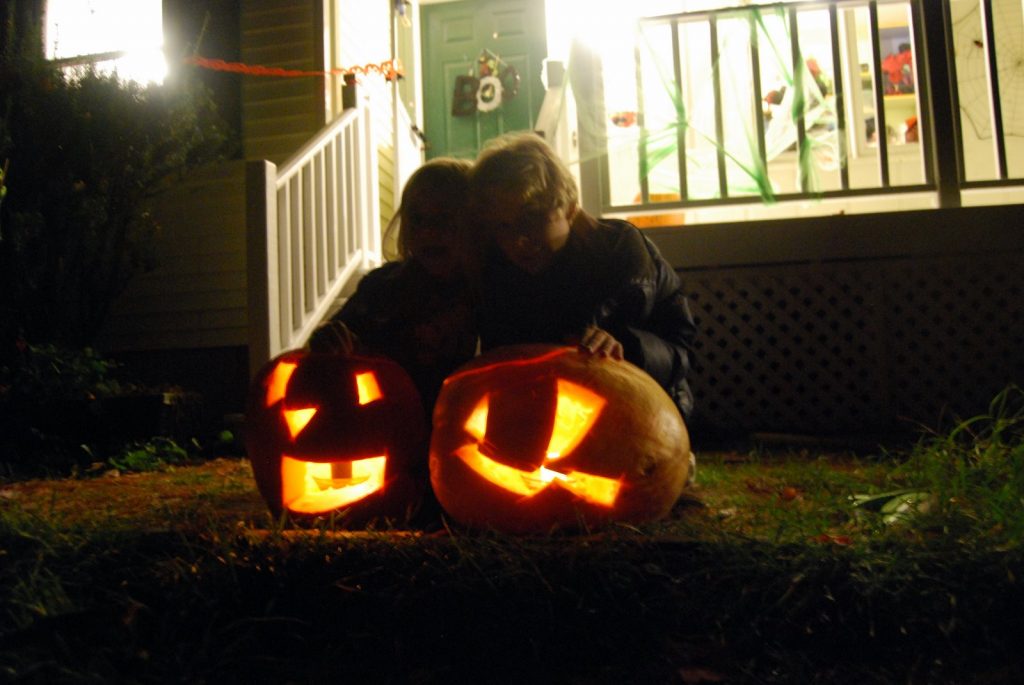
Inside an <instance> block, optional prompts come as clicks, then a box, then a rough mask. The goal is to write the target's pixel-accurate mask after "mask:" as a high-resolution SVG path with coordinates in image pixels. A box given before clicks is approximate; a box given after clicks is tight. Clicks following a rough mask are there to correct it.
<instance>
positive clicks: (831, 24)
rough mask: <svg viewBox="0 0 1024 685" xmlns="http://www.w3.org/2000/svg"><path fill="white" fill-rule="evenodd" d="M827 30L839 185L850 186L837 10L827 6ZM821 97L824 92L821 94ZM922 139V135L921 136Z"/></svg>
mask: <svg viewBox="0 0 1024 685" xmlns="http://www.w3.org/2000/svg"><path fill="white" fill-rule="evenodd" d="M828 30H829V33H831V34H832V90H833V92H834V93H835V96H836V142H837V143H838V147H839V187H840V188H842V189H843V190H849V188H850V160H849V158H848V155H847V141H846V96H845V95H844V93H843V85H844V84H843V62H842V55H841V54H840V51H839V10H838V8H837V6H836V5H835V4H834V3H833V4H831V5H829V7H828ZM821 95H822V97H824V96H825V93H822V94H821ZM921 139H922V140H924V137H923V136H922V138H921Z"/></svg>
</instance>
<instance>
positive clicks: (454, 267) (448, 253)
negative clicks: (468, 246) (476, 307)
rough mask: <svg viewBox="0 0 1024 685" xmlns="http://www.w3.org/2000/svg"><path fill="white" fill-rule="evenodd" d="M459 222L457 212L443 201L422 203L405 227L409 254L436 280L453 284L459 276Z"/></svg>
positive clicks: (423, 201)
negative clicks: (452, 281) (450, 281)
mask: <svg viewBox="0 0 1024 685" xmlns="http://www.w3.org/2000/svg"><path fill="white" fill-rule="evenodd" d="M459 220H460V218H459V217H458V216H457V215H456V212H455V211H453V210H452V209H451V208H450V207H449V206H448V205H446V204H445V203H443V202H439V201H434V200H430V199H420V200H419V201H418V202H416V203H415V204H414V206H413V207H411V208H410V211H409V214H408V217H407V222H406V224H405V226H404V228H405V230H408V231H409V234H408V238H407V240H408V246H409V250H410V252H411V253H412V258H413V259H415V260H416V261H418V262H419V263H420V264H422V265H423V267H424V268H425V269H426V270H427V271H428V272H429V273H430V274H431V275H432V276H434V277H436V278H441V279H445V280H449V279H451V278H453V277H454V276H455V275H456V273H457V272H458V269H459V259H458V255H457V251H456V242H457V236H456V232H457V226H458V221H459Z"/></svg>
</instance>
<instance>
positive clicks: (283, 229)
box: [277, 184, 292, 350]
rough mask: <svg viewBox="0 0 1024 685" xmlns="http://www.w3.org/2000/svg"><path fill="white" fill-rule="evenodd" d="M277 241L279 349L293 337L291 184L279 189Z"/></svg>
mask: <svg viewBox="0 0 1024 685" xmlns="http://www.w3.org/2000/svg"><path fill="white" fill-rule="evenodd" d="M277 192H278V202H277V241H278V246H277V249H278V252H277V254H278V271H279V273H280V278H279V279H278V287H279V290H278V295H277V297H278V305H277V306H278V307H279V308H280V312H281V314H280V318H279V330H278V333H277V336H278V339H277V345H278V347H277V349H279V350H280V349H283V348H284V347H285V345H287V344H288V341H289V340H290V339H291V330H292V328H291V327H292V240H291V237H292V233H291V225H292V224H291V217H292V204H291V203H292V198H291V184H285V185H284V186H283V187H281V188H279V189H278V191H277Z"/></svg>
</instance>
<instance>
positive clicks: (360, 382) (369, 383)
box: [356, 371, 384, 405]
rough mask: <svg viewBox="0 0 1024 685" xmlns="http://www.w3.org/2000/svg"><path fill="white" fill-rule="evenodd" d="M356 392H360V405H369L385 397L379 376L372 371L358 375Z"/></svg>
mask: <svg viewBox="0 0 1024 685" xmlns="http://www.w3.org/2000/svg"><path fill="white" fill-rule="evenodd" d="M356 390H357V391H358V392H359V404H360V405H363V404H369V403H370V402H373V401H374V400H379V399H380V398H381V397H383V396H384V393H382V392H381V391H380V385H379V384H378V383H377V376H375V375H374V373H373V372H372V371H367V372H366V373H357V374H356Z"/></svg>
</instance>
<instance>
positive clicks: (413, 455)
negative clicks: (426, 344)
mask: <svg viewBox="0 0 1024 685" xmlns="http://www.w3.org/2000/svg"><path fill="white" fill-rule="evenodd" d="M426 436H427V429H426V422H425V420H424V418H423V408H422V404H421V402H420V398H419V394H418V393H417V391H416V388H415V386H414V385H413V383H412V381H411V380H410V379H409V376H408V375H407V374H406V372H405V371H404V370H403V369H402V367H400V366H399V365H398V364H397V363H395V362H393V361H391V360H390V359H386V358H384V357H361V356H343V355H339V354H319V353H312V352H305V351H294V352H286V353H284V354H282V355H281V356H279V357H277V358H275V359H273V360H271V361H270V362H269V363H268V364H267V365H266V366H265V367H264V368H263V369H262V370H261V371H260V372H259V373H258V374H257V375H256V378H255V380H254V381H253V384H252V388H251V390H250V395H249V406H248V410H247V413H246V430H245V438H246V440H245V442H246V449H247V451H248V455H249V459H250V460H251V462H252V468H253V473H254V475H255V477H256V484H257V486H258V487H259V490H260V493H261V494H262V495H263V498H264V500H266V502H267V505H268V506H269V507H270V510H271V511H272V512H274V514H280V513H281V512H282V511H284V510H287V511H288V512H291V513H293V514H299V515H307V516H315V515H320V514H327V513H330V512H334V511H339V510H345V511H346V516H345V518H344V522H345V523H347V524H363V523H366V522H369V521H371V520H373V519H376V518H384V517H390V518H401V517H408V516H409V515H411V513H412V511H413V510H414V509H415V506H416V505H417V504H418V502H419V499H420V495H421V494H422V490H423V486H422V481H424V480H425V478H426V468H425V454H426V446H427V443H426ZM417 465H418V466H419V469H420V471H421V472H422V473H421V474H419V475H418V476H417V474H416V473H415V470H416V468H417Z"/></svg>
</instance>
